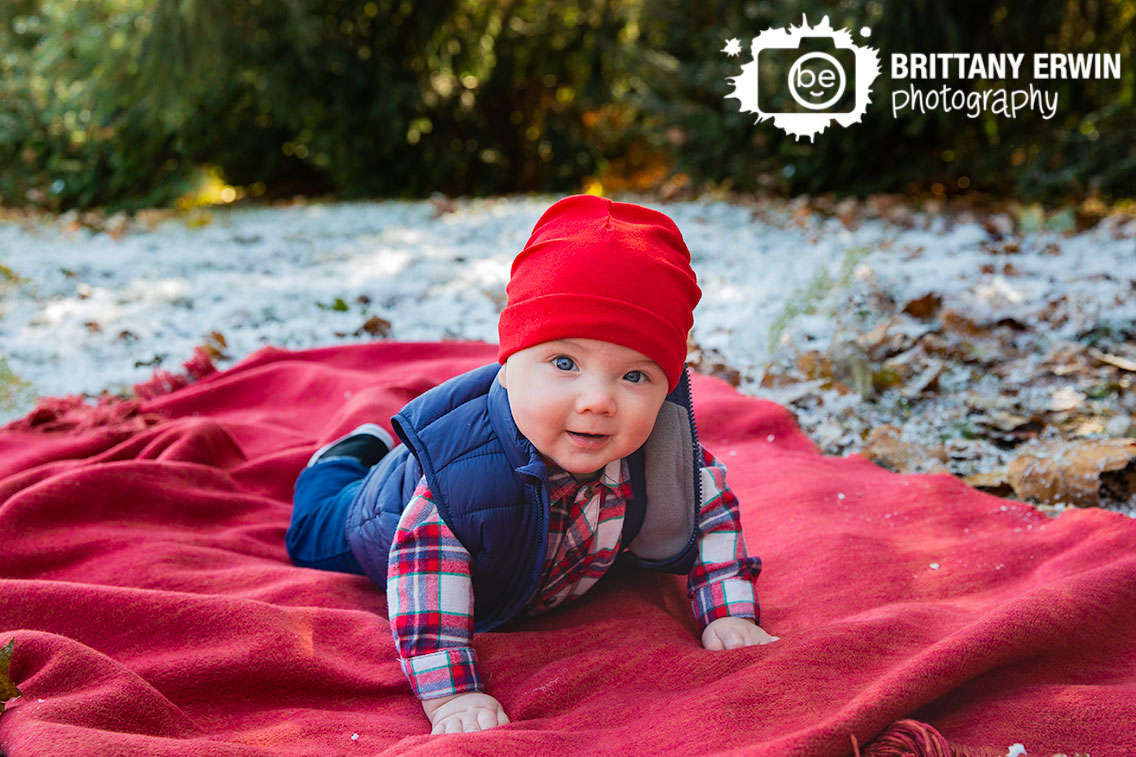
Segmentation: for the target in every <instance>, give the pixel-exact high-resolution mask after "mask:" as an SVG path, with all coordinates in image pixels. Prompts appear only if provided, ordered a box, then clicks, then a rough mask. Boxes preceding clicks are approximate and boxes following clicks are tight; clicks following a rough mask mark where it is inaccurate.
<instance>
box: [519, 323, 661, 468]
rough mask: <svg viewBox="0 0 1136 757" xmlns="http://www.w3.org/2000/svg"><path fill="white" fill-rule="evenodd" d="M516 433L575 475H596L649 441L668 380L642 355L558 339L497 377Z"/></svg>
mask: <svg viewBox="0 0 1136 757" xmlns="http://www.w3.org/2000/svg"><path fill="white" fill-rule="evenodd" d="M498 378H499V380H500V382H501V385H502V386H504V387H505V388H506V389H508V391H509V406H510V408H511V409H512V411H513V420H514V421H515V422H516V424H517V428H518V429H519V430H520V432H521V433H522V434H524V435H525V437H526V438H527V439H528V440H529V441H530V442H532V443H533V445H534V446H535V447H536V448H537V450H538V451H539V452H540V453H541V454H542V455H544V456H545V457H546V458H548V459H550V460H551V461H552V462H554V463H556V465H558V466H560V467H561V468H563V469H564V470H566V471H568V472H569V473H590V472H592V471H596V470H599V469H600V468H602V467H604V466H605V465H607V464H608V463H610V462H611V461H612V460H618V459H620V458H622V457H626V456H627V455H630V454H631V453H632V452H634V451H635V450H637V449H639V447H640V446H642V444H643V442H645V441H647V437H648V436H650V434H651V430H652V429H653V428H654V427H655V419H656V417H657V416H658V414H659V408H660V407H662V404H663V399H664V398H665V397H666V396H667V389H668V388H669V387H668V382H667V377H666V374H665V373H663V369H662V368H660V367H659V365H658V364H657V363H656V362H654V361H653V360H651V359H650V358H648V357H647V356H646V355H644V354H643V353H641V352H637V351H635V350H633V349H630V348H628V347H623V346H620V345H617V344H611V343H610V342H601V341H599V340H596V339H557V340H555V341H551V342H544V343H543V344H538V345H536V346H535V347H529V348H527V349H524V350H520V351H518V352H515V353H513V354H512V355H510V356H509V358H508V360H506V361H505V367H504V368H503V369H502V370H501V373H500V374H498Z"/></svg>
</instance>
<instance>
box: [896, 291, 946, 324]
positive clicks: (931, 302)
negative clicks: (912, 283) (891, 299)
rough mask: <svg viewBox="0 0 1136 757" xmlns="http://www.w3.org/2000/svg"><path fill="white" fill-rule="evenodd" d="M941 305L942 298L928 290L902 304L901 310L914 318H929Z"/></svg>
mask: <svg viewBox="0 0 1136 757" xmlns="http://www.w3.org/2000/svg"><path fill="white" fill-rule="evenodd" d="M942 305H943V298H942V297H940V296H939V295H937V294H935V293H934V292H929V293H927V294H925V295H923V296H922V297H920V298H918V299H915V300H911V301H910V302H908V303H907V304H906V305H904V306H903V312H905V313H907V314H908V315H910V316H914V317H915V318H931V317H932V316H934V315H935V313H937V312H939V308H940V307H942Z"/></svg>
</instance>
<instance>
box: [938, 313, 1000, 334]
mask: <svg viewBox="0 0 1136 757" xmlns="http://www.w3.org/2000/svg"><path fill="white" fill-rule="evenodd" d="M939 319H940V320H941V321H942V322H943V330H944V331H949V332H952V333H955V334H961V335H963V336H987V335H988V334H989V332H988V330H987V329H985V328H983V327H982V326H980V325H978V323H976V322H975V321H974V320H973V319H971V318H968V317H967V316H965V315H963V314H962V313H960V312H958V311H957V310H953V309H951V308H947V309H946V310H944V311H943V312H942V313H940V314H939Z"/></svg>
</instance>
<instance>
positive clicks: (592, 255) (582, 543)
mask: <svg viewBox="0 0 1136 757" xmlns="http://www.w3.org/2000/svg"><path fill="white" fill-rule="evenodd" d="M507 292H508V303H507V305H506V307H505V309H504V311H503V312H502V313H501V318H500V321H499V322H498V331H499V336H500V348H499V351H498V356H497V360H498V362H497V363H492V364H490V365H487V366H484V367H481V368H478V369H475V370H473V371H470V372H468V373H465V374H462V375H460V376H457V377H455V378H453V379H450V380H449V381H447V382H445V383H443V384H441V385H440V386H437V387H435V388H434V389H431V390H430V391H428V392H426V393H424V394H422V395H421V396H419V397H417V398H416V399H414V400H412V401H411V402H410V403H408V404H407V405H406V407H404V408H403V409H402V410H401V411H400V412H399V413H398V414H397V415H396V416H395V417H394V418H392V419H391V424H392V426H393V427H394V430H395V431H396V433H397V434H398V436H399V438H400V439H401V441H402V442H403V443H402V444H401V445H399V446H397V447H396V446H395V443H394V441H393V439H392V438H391V436H390V435H389V434H388V433H387V431H386V430H384V429H383V428H381V427H379V426H377V425H374V424H365V425H363V426H360V427H359V428H357V429H356V430H355V431H353V432H352V433H351V434H349V435H347V436H346V437H343V438H341V439H339V440H337V441H335V442H332V443H331V444H329V445H327V446H325V447H324V448H322V449H320V450H319V451H318V452H316V454H315V455H313V457H312V459H311V461H310V462H309V463H308V466H307V467H306V468H305V469H304V470H303V471H302V472H301V474H300V476H299V479H298V480H297V481H296V491H295V509H294V511H293V515H292V524H291V526H290V527H289V529H288V533H287V546H288V553H289V555H290V556H291V558H292V560H293V562H295V563H296V564H297V565H303V566H307V567H315V568H321V569H324V570H339V571H347V572H353V573H360V574H364V575H367V576H369V577H370V578H371V579H372V580H373V581H375V582H376V583H378V584H379V585H380V586H383V585H385V586H386V591H387V605H388V610H389V618H390V625H391V630H392V632H393V634H394V639H395V644H396V646H397V649H398V654H399V657H400V660H401V663H402V669H403V671H404V672H405V674H406V677H407V679H408V680H409V681H410V685H411V688H412V689H413V690H414V693H415V695H416V696H417V697H418V698H419V699H420V700H421V702H422V708H423V710H424V711H425V713H426V716H427V717H428V718H429V720H430V723H431V725H432V732H433V733H456V732H462V731H477V730H483V729H486V728H492V727H494V726H498V725H503V724H505V723H508V722H509V719H508V717H507V716H506V714H505V710H504V708H503V707H502V705H501V703H500V702H498V701H497V700H496V699H495V698H494V697H492V696H490V695H489V694H488V693H486V692H485V691H484V686H483V684H482V679H481V676H480V673H479V671H478V662H477V653H476V651H475V650H474V648H473V634H474V632H482V631H489V630H492V629H494V628H497V627H498V626H500V625H501V624H503V623H505V622H506V621H508V620H510V619H512V618H515V617H518V616H525V615H528V616H532V615H537V614H540V613H543V612H546V611H548V610H550V609H552V608H554V607H556V606H558V605H561V604H564V603H566V602H570V601H572V600H574V599H576V598H577V597H579V596H581V595H582V594H583V593H584V592H586V591H587V590H588V589H590V588H591V587H592V586H593V585H595V583H596V582H597V581H598V580H599V579H600V578H602V577H603V575H604V574H605V573H606V572H607V570H608V569H609V568H611V566H612V565H613V564H614V563H615V561H616V560H617V559H619V560H620V561H622V562H624V563H629V564H631V565H636V566H641V567H647V568H651V569H654V570H662V571H668V572H672V573H681V574H684V575H686V576H688V579H687V588H688V594H689V596H690V598H691V601H692V606H693V609H694V615H695V617H696V618H697V620H698V622H699V625H700V627H701V628H702V629H703V630H702V645H703V646H704V647H705V648H706V649H714V650H720V649H734V648H737V647H744V646H749V645H753V644H765V643H768V642H770V641H774V640H775V637H772V636H770V635H769V634H768V633H766V632H765V631H764V630H762V629H761V628H760V627H759V626H758V625H757V618H758V605H757V599H756V596H755V593H754V588H753V582H754V580H755V579H756V577H757V574H758V572H759V571H760V570H761V561H760V560H759V559H758V558H756V557H749V556H748V555H747V554H746V548H745V543H744V541H743V539H742V533H741V524H740V522H739V516H738V503H737V499H736V498H735V497H734V496H733V494H732V493H731V492H730V490H729V489H728V488H727V486H726V481H725V474H726V470H725V467H724V466H723V465H722V464H721V463H719V462H718V461H717V460H715V459H714V457H713V456H712V455H711V454H710V453H709V452H707V451H706V450H705V449H704V448H702V446H701V445H700V444H699V443H698V435H697V429H696V428H695V424H694V413H693V411H692V409H691V405H690V389H689V377H688V375H687V373H686V368H685V358H686V337H687V334H688V332H689V331H690V327H691V325H692V324H693V311H694V307H695V305H696V304H697V303H698V300H699V299H700V297H701V295H702V293H701V290H699V288H698V285H697V283H696V280H695V275H694V271H693V270H692V269H691V267H690V252H689V251H688V250H687V248H686V244H685V243H684V242H683V239H682V235H681V234H680V233H679V230H678V228H677V227H676V226H675V224H674V223H673V222H672V221H671V220H670V219H669V218H667V217H666V216H665V215H663V214H662V213H659V212H657V211H654V210H650V209H648V208H644V207H640V206H638V205H631V204H627V203H619V202H612V201H611V200H607V199H602V198H599V197H593V196H588V195H580V196H574V197H568V198H565V199H563V200H560V201H559V202H557V203H556V204H554V205H553V206H552V207H551V208H549V209H548V210H547V211H546V212H545V214H544V215H543V216H542V217H541V218H540V220H539V221H537V224H536V227H535V228H534V229H533V233H532V236H531V237H530V238H529V241H528V243H527V244H526V245H525V248H524V250H522V251H521V253H520V254H519V255H517V257H516V259H515V260H514V261H513V267H512V272H511V275H510V280H509V285H508V288H507Z"/></svg>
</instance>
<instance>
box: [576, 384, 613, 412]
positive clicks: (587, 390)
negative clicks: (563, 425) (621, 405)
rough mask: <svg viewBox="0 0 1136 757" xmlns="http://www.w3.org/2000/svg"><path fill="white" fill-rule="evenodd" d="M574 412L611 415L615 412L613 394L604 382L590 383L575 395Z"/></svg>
mask: <svg viewBox="0 0 1136 757" xmlns="http://www.w3.org/2000/svg"><path fill="white" fill-rule="evenodd" d="M576 412H578V413H596V414H598V415H611V414H612V413H614V412H615V396H614V394H613V393H612V391H611V389H610V388H609V387H608V386H607V385H606V384H602V383H594V384H591V385H589V386H587V387H584V388H583V389H582V391H581V392H580V394H579V395H577V396H576Z"/></svg>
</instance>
